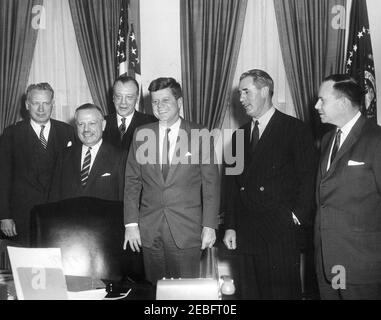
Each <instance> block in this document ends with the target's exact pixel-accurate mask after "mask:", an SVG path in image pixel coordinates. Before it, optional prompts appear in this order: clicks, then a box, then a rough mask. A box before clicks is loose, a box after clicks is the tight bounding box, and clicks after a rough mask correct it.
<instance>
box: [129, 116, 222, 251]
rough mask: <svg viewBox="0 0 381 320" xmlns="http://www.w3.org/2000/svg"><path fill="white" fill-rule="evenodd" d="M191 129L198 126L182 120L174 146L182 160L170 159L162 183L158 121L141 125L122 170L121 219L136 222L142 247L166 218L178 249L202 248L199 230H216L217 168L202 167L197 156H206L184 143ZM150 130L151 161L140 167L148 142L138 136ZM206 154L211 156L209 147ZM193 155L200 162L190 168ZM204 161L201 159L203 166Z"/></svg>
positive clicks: (207, 165) (153, 236) (218, 180)
mask: <svg viewBox="0 0 381 320" xmlns="http://www.w3.org/2000/svg"><path fill="white" fill-rule="evenodd" d="M192 129H201V127H200V126H199V125H196V124H194V123H191V122H188V121H185V120H183V119H182V120H181V125H180V130H179V137H178V140H177V144H176V150H179V153H177V151H176V153H175V154H176V155H178V156H179V158H178V159H179V160H180V161H178V163H177V164H175V161H174V160H172V164H171V166H170V169H169V172H168V176H167V179H166V180H165V181H164V179H163V175H162V172H161V165H160V162H159V161H158V159H159V148H158V139H159V123H158V122H157V123H152V124H148V125H145V126H142V127H140V128H139V129H138V130H137V131H136V132H135V135H134V139H133V142H132V146H131V152H130V153H129V155H128V160H127V166H126V185H125V192H124V217H125V223H126V224H127V223H139V229H140V235H141V240H142V244H143V246H145V247H151V246H152V243H153V240H154V238H155V237H156V236H157V235H158V232H159V227H160V224H161V221H162V218H163V217H165V218H166V219H167V222H168V225H169V228H170V230H171V234H172V236H173V239H174V241H175V243H176V245H177V246H178V247H179V248H192V247H198V246H201V231H202V227H210V228H214V229H217V227H218V210H219V199H220V191H219V190H220V179H219V172H218V166H217V165H216V164H213V163H210V164H202V163H201V164H200V157H202V156H204V157H205V158H204V160H205V159H206V157H208V155H206V153H204V154H203V155H201V152H197V150H195V149H191V147H190V146H191V144H190V143H189V144H188V141H190V135H191V130H192ZM148 130H149V132H151V135H150V138H151V140H150V142H151V143H150V144H149V146H150V147H151V148H150V149H149V152H151V155H153V157H152V158H151V160H153V161H149V162H148V163H147V162H146V163H144V159H143V158H144V148H143V147H144V145H147V144H146V143H145V142H144V141H141V140H142V139H140V138H141V137H139V134H140V133H143V131H144V132H145V133H147V131H148ZM180 136H181V138H180ZM137 137H138V138H139V139H137ZM200 150H202V149H201V148H200ZM200 150H199V151H200ZM192 152H193V154H192ZM210 152H214V151H213V145H211V147H210ZM211 154H213V153H211ZM192 156H193V157H194V159H198V161H194V162H198V163H197V164H191V162H192V161H191V157H192ZM174 158H175V156H174ZM207 162H208V161H207V160H205V162H203V163H207ZM140 199H141V200H140Z"/></svg>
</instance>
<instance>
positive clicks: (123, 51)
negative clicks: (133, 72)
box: [116, 0, 129, 76]
mask: <svg viewBox="0 0 381 320" xmlns="http://www.w3.org/2000/svg"><path fill="white" fill-rule="evenodd" d="M128 5H129V1H128V0H122V4H121V8H120V15H119V30H118V42H117V45H116V66H117V69H118V75H119V76H121V75H123V74H127V73H128V61H127V37H128Z"/></svg>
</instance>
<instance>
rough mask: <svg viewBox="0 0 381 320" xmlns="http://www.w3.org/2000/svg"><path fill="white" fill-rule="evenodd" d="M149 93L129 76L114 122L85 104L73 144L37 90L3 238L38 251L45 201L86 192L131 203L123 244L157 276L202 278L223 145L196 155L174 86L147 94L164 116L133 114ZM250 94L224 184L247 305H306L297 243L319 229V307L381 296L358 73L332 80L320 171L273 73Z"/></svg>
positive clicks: (379, 242) (377, 141)
mask: <svg viewBox="0 0 381 320" xmlns="http://www.w3.org/2000/svg"><path fill="white" fill-rule="evenodd" d="M138 88H139V87H138V84H137V82H136V81H135V80H134V79H133V78H131V77H126V76H122V77H119V78H118V79H117V80H116V81H115V83H114V86H113V101H114V105H115V109H116V113H115V114H111V115H108V116H106V117H104V115H103V113H102V111H101V109H100V108H99V107H97V106H95V105H93V104H85V105H82V106H81V107H79V108H78V109H77V110H76V112H75V126H76V129H77V137H76V136H75V135H74V131H73V129H72V127H71V126H69V125H67V124H64V123H62V122H59V121H56V120H53V119H50V115H51V112H52V108H53V105H54V92H53V90H52V88H51V87H50V86H49V85H48V84H46V83H42V84H37V85H31V86H29V87H28V89H27V99H26V108H27V110H28V111H29V115H30V119H28V120H26V121H22V122H19V123H17V124H15V125H13V126H10V127H8V128H6V129H5V131H4V133H3V135H2V136H1V138H0V176H1V177H2V178H1V179H2V181H1V183H0V220H1V230H2V232H3V233H4V234H5V235H6V236H8V237H12V238H14V239H17V240H19V241H20V242H21V243H23V244H28V241H29V239H28V235H29V219H30V218H29V213H30V210H31V208H32V207H33V206H34V205H36V204H40V203H44V202H46V201H55V200H61V199H65V198H71V197H77V196H94V197H99V198H103V199H110V200H120V201H124V221H125V240H124V244H123V246H124V248H125V249H126V248H127V247H129V248H130V249H131V250H132V251H135V252H140V251H142V253H143V257H144V267H145V273H146V277H147V279H148V280H150V281H151V282H152V283H153V284H156V281H157V280H159V279H161V278H162V277H173V278H178V277H181V278H187V277H191V278H194V277H198V276H199V262H200V256H201V250H202V249H205V248H207V247H212V246H213V245H214V243H215V241H216V229H217V228H218V214H219V211H220V208H219V203H220V177H219V171H218V166H217V164H216V163H214V162H213V160H212V159H215V157H214V149H213V143H211V144H209V148H203V147H202V146H201V147H200V146H199V148H197V149H193V148H192V147H191V146H193V145H194V141H192V137H193V132H194V131H199V130H201V129H203V128H202V127H201V126H200V125H198V124H195V123H191V122H188V121H186V120H184V119H182V118H181V117H180V110H181V108H182V106H183V95H182V90H181V86H180V84H179V83H178V82H176V80H175V79H173V78H158V79H156V80H154V81H152V82H151V84H150V87H149V91H150V94H151V101H152V107H153V112H154V115H155V117H156V118H154V117H152V116H149V115H145V114H142V113H139V112H138V111H136V110H135V105H136V102H137V99H138ZM239 92H240V101H241V103H242V105H243V107H244V109H245V111H246V113H247V115H248V116H249V117H250V118H251V119H252V120H251V121H250V122H249V123H247V124H245V125H244V126H243V127H241V128H240V130H243V133H244V134H243V140H242V141H240V140H239V139H238V137H239V136H240V135H235V134H234V135H233V140H232V141H233V150H238V149H242V148H238V147H237V144H241V145H243V147H244V148H243V149H244V169H243V172H241V173H240V174H238V175H234V176H233V175H232V176H227V177H226V181H227V185H228V192H229V198H228V199H227V201H226V208H225V216H224V226H225V234H224V237H223V242H224V244H225V245H226V247H227V248H228V249H229V250H234V252H235V255H234V265H233V268H234V269H235V270H236V271H235V272H234V273H235V277H236V278H235V281H236V282H237V288H238V296H239V297H240V298H241V299H300V298H301V293H302V292H301V284H300V282H301V280H300V248H299V244H298V234H299V232H300V229H301V228H303V227H304V226H308V225H312V224H313V223H315V240H314V243H315V253H316V259H315V263H316V273H317V278H318V282H319V289H320V295H321V298H323V299H379V298H381V281H380V280H381V255H380V252H379V250H378V249H379V248H381V218H380V217H381V216H380V214H379V212H381V128H380V127H378V126H377V125H375V124H373V123H371V122H370V121H368V120H367V119H365V118H364V117H363V116H362V115H361V113H360V111H359V110H360V108H361V101H362V97H363V94H364V92H363V90H362V89H361V86H360V85H359V84H358V83H357V82H356V81H355V80H354V79H352V78H351V77H350V76H347V75H333V76H330V77H328V78H326V79H325V80H324V81H323V83H322V85H321V88H320V90H319V100H318V103H317V104H316V110H318V112H319V114H320V117H321V120H322V122H323V123H331V124H333V125H335V126H336V129H335V130H334V131H332V132H330V133H328V134H327V135H326V136H325V137H324V138H323V140H322V144H321V146H322V147H321V157H320V162H319V165H318V157H317V152H316V150H315V148H314V144H313V139H312V137H311V135H310V133H309V130H308V128H307V127H306V125H305V124H304V123H303V122H302V121H300V120H297V119H295V118H293V117H290V116H287V115H285V114H283V113H281V112H280V111H278V110H276V109H275V107H274V105H273V103H272V96H273V92H274V83H273V80H272V78H271V77H270V76H269V75H268V74H267V73H266V72H264V71H262V70H258V69H254V70H250V71H248V72H245V73H244V74H242V76H241V77H240V82H239ZM156 119H158V120H159V121H155V120H156ZM78 140H79V141H78ZM200 141H201V142H200ZM189 142H190V143H189ZM209 142H210V141H209ZM198 143H199V144H202V143H205V141H204V140H199V142H198ZM196 144H197V143H196ZM205 150H207V151H208V152H207V153H208V155H207V156H206V155H205V154H203V153H204V152H205ZM147 154H148V157H147ZM152 154H153V156H152ZM195 159H196V160H197V161H194V160H195ZM205 160H207V161H205ZM316 172H317V173H318V174H317V180H316ZM314 197H316V201H315V200H314ZM315 205H316V206H317V214H316V216H315V210H314V209H315ZM314 220H315V221H314Z"/></svg>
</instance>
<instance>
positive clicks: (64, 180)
mask: <svg viewBox="0 0 381 320" xmlns="http://www.w3.org/2000/svg"><path fill="white" fill-rule="evenodd" d="M81 154H82V144H80V143H79V144H77V145H75V146H72V147H70V148H67V149H66V150H64V152H63V153H62V155H60V157H59V159H58V161H57V165H56V168H55V172H54V176H53V183H52V187H51V190H50V194H49V201H59V200H63V199H68V198H77V197H94V198H100V199H104V200H113V201H122V200H123V188H124V169H125V163H126V152H123V151H122V150H120V149H117V148H116V147H114V146H112V145H110V144H108V143H107V142H104V141H103V142H102V144H101V146H100V148H99V150H98V153H97V155H96V157H95V159H94V163H93V166H92V168H91V171H90V174H89V179H88V181H87V184H86V186H85V187H83V186H82V184H81Z"/></svg>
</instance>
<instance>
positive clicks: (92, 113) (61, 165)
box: [0, 76, 155, 245]
mask: <svg viewBox="0 0 381 320" xmlns="http://www.w3.org/2000/svg"><path fill="white" fill-rule="evenodd" d="M138 92H139V86H138V84H137V82H136V80H135V79H134V78H132V77H128V76H121V77H119V78H117V79H116V80H115V82H114V85H113V101H114V104H115V109H116V112H117V115H116V114H111V115H109V116H108V118H107V119H105V117H104V115H103V112H102V110H101V109H100V108H99V107H97V106H95V105H93V104H84V105H82V106H80V107H79V108H77V110H76V112H75V127H76V134H75V132H74V129H73V127H72V126H70V125H68V124H66V123H63V122H60V121H57V120H54V119H51V113H52V109H53V107H54V91H53V89H52V88H51V86H50V85H49V84H47V83H39V84H32V85H30V86H29V87H28V89H27V92H26V102H25V105H26V109H27V111H28V114H29V119H26V120H23V121H20V122H18V123H16V124H15V125H12V126H10V127H8V128H6V129H5V131H4V133H3V135H2V136H1V138H0V175H1V176H2V177H3V178H2V181H1V183H0V194H1V195H0V220H1V230H2V231H3V234H4V235H5V236H7V237H9V238H10V239H12V240H14V241H16V242H18V243H20V244H22V245H29V243H30V240H31V239H30V227H29V226H30V211H31V209H32V208H33V206H35V205H37V204H42V203H46V202H48V201H58V200H62V199H67V198H75V197H81V196H89V197H97V198H101V199H106V200H119V201H122V200H123V191H124V170H125V161H126V158H127V152H128V148H129V144H130V142H131V139H132V135H133V132H134V130H135V129H136V127H138V126H139V125H142V124H144V123H148V122H152V121H154V120H155V118H154V117H153V116H150V115H145V114H143V113H140V112H138V111H135V105H136V102H137V100H138ZM126 118H127V119H128V120H127V121H129V123H126V126H125V128H124V130H123V128H120V126H119V125H118V122H121V121H122V120H121V119H124V120H123V121H125V119H126Z"/></svg>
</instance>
